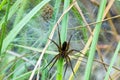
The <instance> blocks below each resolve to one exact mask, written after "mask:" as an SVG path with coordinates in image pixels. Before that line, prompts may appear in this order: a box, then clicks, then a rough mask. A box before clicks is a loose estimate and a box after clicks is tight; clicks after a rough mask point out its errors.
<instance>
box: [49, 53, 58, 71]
mask: <svg viewBox="0 0 120 80" xmlns="http://www.w3.org/2000/svg"><path fill="white" fill-rule="evenodd" d="M58 58H59V55H57V57H56V59H55V61H54V62H53V64H52V66H51V67H50V69H49V71H50V70H51V69H52V67H53V66H54V65H55V63H56V61H57V60H58ZM49 71H48V72H49Z"/></svg>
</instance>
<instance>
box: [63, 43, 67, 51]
mask: <svg viewBox="0 0 120 80" xmlns="http://www.w3.org/2000/svg"><path fill="white" fill-rule="evenodd" d="M66 48H67V42H66V41H65V42H64V43H63V44H62V50H63V51H65V50H66Z"/></svg>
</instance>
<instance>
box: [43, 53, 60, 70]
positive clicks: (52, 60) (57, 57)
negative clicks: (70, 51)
mask: <svg viewBox="0 0 120 80" xmlns="http://www.w3.org/2000/svg"><path fill="white" fill-rule="evenodd" d="M57 58H58V55H56V56H55V57H54V58H53V59H52V60H51V61H50V62H49V63H48V64H47V66H46V67H45V68H44V69H43V70H45V69H46V68H47V67H48V66H49V65H50V64H51V63H52V62H53V61H54V60H55V62H56V59H57ZM55 62H54V63H55Z"/></svg>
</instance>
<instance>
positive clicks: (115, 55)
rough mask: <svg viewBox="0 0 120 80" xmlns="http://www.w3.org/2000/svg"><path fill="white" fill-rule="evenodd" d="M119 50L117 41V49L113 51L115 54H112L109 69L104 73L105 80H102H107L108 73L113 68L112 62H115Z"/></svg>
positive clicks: (119, 45)
mask: <svg viewBox="0 0 120 80" xmlns="http://www.w3.org/2000/svg"><path fill="white" fill-rule="evenodd" d="M119 50H120V41H119V43H118V46H117V48H116V50H115V53H114V55H113V58H112V60H111V63H110V66H109V68H108V71H107V73H106V76H105V79H104V80H108V78H109V74H110V71H111V70H112V66H113V64H114V62H115V60H116V58H117V55H118V53H119Z"/></svg>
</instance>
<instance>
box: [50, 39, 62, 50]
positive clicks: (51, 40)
mask: <svg viewBox="0 0 120 80" xmlns="http://www.w3.org/2000/svg"><path fill="white" fill-rule="evenodd" d="M48 39H49V38H48ZM49 40H51V41H52V42H53V43H54V44H55V45H56V46H57V48H58V49H59V48H60V47H59V45H58V44H57V43H56V42H55V41H54V40H52V39H49Z"/></svg>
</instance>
